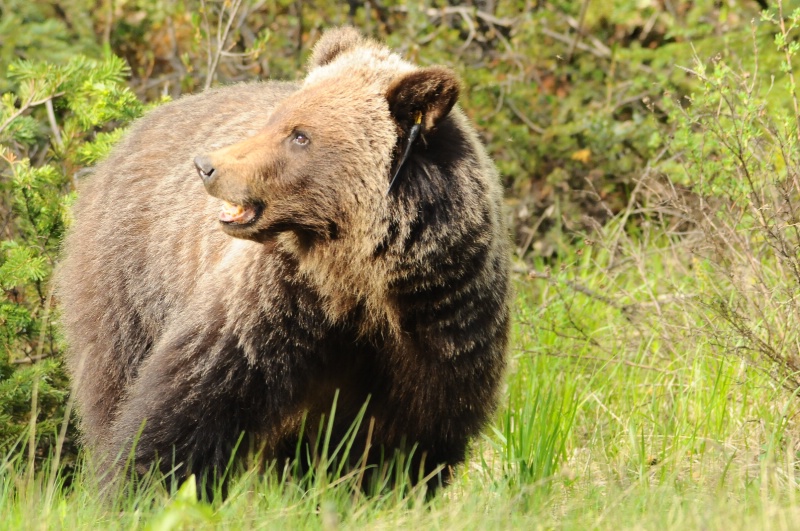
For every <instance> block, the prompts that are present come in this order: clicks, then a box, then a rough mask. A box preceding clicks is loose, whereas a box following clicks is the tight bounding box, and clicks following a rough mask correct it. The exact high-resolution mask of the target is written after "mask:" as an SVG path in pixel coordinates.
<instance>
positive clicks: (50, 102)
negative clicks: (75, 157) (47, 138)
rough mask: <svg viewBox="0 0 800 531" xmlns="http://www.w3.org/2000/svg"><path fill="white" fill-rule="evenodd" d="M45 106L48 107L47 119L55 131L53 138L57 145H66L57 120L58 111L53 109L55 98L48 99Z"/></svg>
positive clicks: (51, 128)
mask: <svg viewBox="0 0 800 531" xmlns="http://www.w3.org/2000/svg"><path fill="white" fill-rule="evenodd" d="M44 106H45V108H46V109H47V121H48V122H49V123H50V130H51V131H52V132H53V139H54V140H55V142H56V146H58V147H59V149H60V148H62V147H64V141H63V140H62V138H61V130H60V129H59V128H58V122H56V113H55V111H54V110H53V100H52V99H49V100H47V101H46V102H44Z"/></svg>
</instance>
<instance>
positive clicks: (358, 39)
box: [308, 26, 364, 70]
mask: <svg viewBox="0 0 800 531" xmlns="http://www.w3.org/2000/svg"><path fill="white" fill-rule="evenodd" d="M363 41H364V38H363V37H362V36H361V33H359V31H358V30H357V29H355V28H353V27H350V26H342V27H341V28H334V29H329V30H326V31H325V33H323V34H322V37H320V39H319V40H318V41H317V44H315V45H314V51H313V52H312V53H311V57H310V58H309V59H308V69H309V70H313V69H314V68H316V67H318V66H325V65H327V64H329V63H330V62H331V61H333V60H334V59H336V57H337V56H339V55H341V54H342V53H344V52H346V51H347V50H351V49H353V48H355V47H356V46H358V45H360V44H362V43H363Z"/></svg>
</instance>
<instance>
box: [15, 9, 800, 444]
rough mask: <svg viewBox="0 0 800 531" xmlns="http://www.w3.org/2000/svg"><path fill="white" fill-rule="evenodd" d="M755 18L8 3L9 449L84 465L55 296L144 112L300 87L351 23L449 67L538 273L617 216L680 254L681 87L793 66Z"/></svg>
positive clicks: (746, 13) (523, 256)
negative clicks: (71, 240)
mask: <svg viewBox="0 0 800 531" xmlns="http://www.w3.org/2000/svg"><path fill="white" fill-rule="evenodd" d="M763 4H764V3H763V2H757V1H753V0H696V1H690V2H679V1H674V0H614V1H608V2H605V1H604V2H600V1H598V0H595V1H591V2H590V1H588V0H583V1H571V0H550V1H545V0H538V1H537V0H482V1H479V0H471V1H468V2H455V1H451V2H447V1H445V0H425V1H411V2H405V1H403V2H400V1H394V0H380V1H378V0H368V1H357V0H352V1H349V2H333V1H323V0H316V1H310V0H306V1H304V0H291V1H290V0H278V1H259V0H245V1H241V0H228V1H225V2H220V1H210V0H209V1H206V2H201V1H194V0H192V1H185V2H181V1H176V2H160V1H157V0H130V1H124V0H62V1H58V0H55V1H49V2H31V1H30V0H0V92H1V93H2V100H0V158H2V159H3V160H0V227H1V228H2V246H1V247H0V285H1V286H2V289H3V293H2V295H0V451H8V450H10V449H11V448H12V447H23V446H24V445H25V444H27V443H28V442H27V440H28V439H27V438H29V437H30V438H31V440H34V439H33V437H34V435H35V438H36V439H35V440H37V441H38V445H37V446H36V448H37V449H38V450H37V451H38V453H39V455H44V454H45V453H46V451H47V449H48V448H51V447H52V446H53V445H55V444H59V445H60V444H62V443H63V444H65V447H64V449H65V452H64V454H65V456H66V458H67V459H70V458H72V457H74V455H75V446H74V443H75V436H74V434H73V431H72V429H71V427H69V426H67V425H65V424H64V423H63V422H62V419H64V418H65V413H66V416H67V417H69V410H70V409H71V405H70V404H69V402H68V392H67V381H66V377H65V374H64V371H63V367H62V363H61V358H60V353H61V352H62V350H63V344H62V341H61V339H60V337H59V334H58V329H57V326H56V325H55V323H56V321H57V313H58V304H57V302H58V301H57V300H54V298H53V296H52V292H51V291H50V288H49V284H48V280H49V278H50V275H51V273H52V269H53V267H54V265H55V263H56V258H57V253H58V244H59V240H60V237H61V235H62V233H63V230H64V227H65V226H66V224H67V223H68V222H69V218H68V206H69V203H70V201H71V200H72V198H73V197H74V194H75V193H76V190H79V188H80V180H81V178H82V177H83V176H84V175H85V174H86V173H87V172H88V171H89V170H87V168H90V167H91V165H92V164H93V163H94V162H96V161H97V160H99V159H100V158H102V157H103V156H104V154H105V153H106V152H107V150H108V149H109V147H110V146H111V145H112V144H113V142H114V141H115V140H116V139H117V138H118V137H119V135H120V134H121V133H122V131H123V130H124V127H125V126H126V125H128V124H129V123H130V121H131V120H133V119H135V118H136V117H137V116H139V115H140V114H141V113H143V112H145V111H146V109H147V106H148V105H157V104H158V103H160V102H162V101H164V100H166V99H174V98H178V97H180V96H181V95H182V94H188V93H192V92H197V91H201V90H203V89H204V88H205V87H208V86H213V85H217V84H226V83H235V82H242V81H252V80H257V79H267V78H275V79H297V78H300V77H302V76H303V70H304V64H305V60H306V58H307V56H308V53H309V50H310V49H311V47H312V46H313V44H314V43H315V41H316V40H317V38H318V37H319V36H320V34H321V32H322V31H323V30H324V29H325V28H327V27H330V26H335V25H342V24H351V25H354V26H356V27H358V28H360V29H361V30H362V31H363V32H364V33H366V34H368V35H371V36H373V37H375V38H377V39H379V40H381V41H385V42H387V43H388V44H389V45H390V46H391V47H392V48H394V49H395V50H397V51H398V52H400V53H401V54H402V55H403V56H405V57H406V58H408V59H409V60H411V61H413V62H416V63H418V64H420V65H429V64H445V65H448V66H450V67H452V68H454V69H455V70H456V71H457V72H458V73H459V75H460V76H461V78H462V80H463V91H462V95H461V99H460V104H461V106H462V107H463V108H464V109H465V111H466V112H467V114H468V115H469V116H470V117H471V119H472V120H473V122H474V123H475V124H476V126H477V129H478V130H479V132H480V134H481V137H482V138H483V140H484V141H485V143H486V144H487V146H488V148H489V151H490V152H491V155H492V156H493V157H494V160H495V161H496V163H497V165H498V167H499V168H500V171H501V174H502V178H503V182H504V185H505V187H506V190H507V204H508V220H509V225H510V226H511V228H512V231H513V238H514V241H515V244H516V245H515V248H516V260H517V269H518V270H520V271H527V270H528V268H529V267H531V266H532V265H533V264H538V265H540V266H545V267H546V266H548V265H554V264H557V263H558V260H559V257H560V256H561V255H563V254H564V253H565V252H567V250H574V248H576V247H580V246H582V245H587V244H589V243H590V242H591V239H592V238H593V233H594V231H595V230H596V229H597V228H598V227H602V226H603V224H604V223H606V222H607V221H608V220H609V219H612V218H614V217H615V216H618V215H619V214H620V213H621V212H627V213H629V215H628V216H627V217H626V218H625V222H624V223H623V227H624V229H625V230H627V231H631V232H633V233H635V232H636V231H637V230H638V228H639V227H641V224H642V223H647V222H648V215H650V214H652V213H653V212H657V213H658V216H661V217H662V218H669V217H670V216H672V219H674V220H675V222H674V224H673V225H671V226H673V228H674V229H675V232H674V235H673V236H674V237H675V238H679V237H680V235H679V234H680V232H681V230H682V228H685V225H686V224H687V223H689V221H687V220H686V219H685V216H684V217H682V215H681V212H680V211H676V210H674V209H673V210H672V211H671V210H670V209H668V208H663V209H661V210H658V209H655V210H653V208H654V207H658V206H659V204H660V203H659V202H660V201H662V196H661V195H660V193H659V191H660V190H662V189H670V190H672V191H675V190H678V191H679V195H680V196H681V197H683V198H684V199H685V200H686V201H687V202H686V203H684V204H691V201H692V198H696V197H699V196H698V195H697V194H698V190H696V189H694V186H693V185H692V183H691V182H689V179H688V177H687V173H686V165H685V164H684V160H685V159H684V158H683V157H684V153H686V152H687V146H689V147H691V145H692V138H688V139H687V138H686V137H685V135H684V136H683V137H680V138H678V139H677V140H676V138H675V131H676V128H678V127H679V126H681V125H682V126H685V127H688V130H689V131H691V128H692V124H688V126H687V123H686V121H685V120H684V121H681V120H682V119H683V118H682V116H683V114H682V112H683V111H684V110H685V109H686V108H690V107H691V105H692V94H693V92H694V91H695V90H697V87H698V80H697V76H695V75H693V74H692V73H691V72H689V71H687V69H689V68H696V66H693V65H706V66H708V68H710V69H713V68H714V67H715V65H718V64H720V63H721V62H726V61H727V64H729V65H730V68H732V69H734V70H736V71H742V72H745V71H749V70H750V69H751V68H752V67H753V63H754V61H755V54H754V53H753V50H754V48H757V49H759V50H761V51H762V53H761V54H760V55H759V61H760V64H759V66H758V67H759V68H760V69H761V70H762V71H767V72H768V71H770V69H772V70H774V71H778V70H779V69H781V68H785V66H786V57H785V56H784V54H783V53H782V52H781V49H780V48H779V47H778V48H776V47H775V45H774V42H773V41H774V35H775V32H776V27H775V26H774V25H765V24H759V20H760V18H759V17H760V12H761V9H762V8H763V7H765V6H764V5H763ZM774 12H775V9H774V8H773V13H774ZM787 46H788V44H787ZM766 101H767V103H766V104H767V105H768V106H774V107H777V108H782V107H783V108H785V109H786V110H787V111H788V110H789V108H790V107H789V103H788V102H787V101H780V100H779V101H771V100H770V98H769V96H767V97H766ZM342 112H343V113H346V112H348V110H347V109H342ZM365 126H368V124H365ZM681 142H683V143H681ZM689 151H691V150H689ZM705 153H706V155H707V152H705ZM701 156H705V155H701ZM712 158H713V157H712ZM700 192H701V193H705V192H708V191H707V190H701V191H700ZM711 193H712V195H713V190H712V191H711ZM646 209H649V210H646ZM645 211H647V212H648V213H650V214H648V215H645V214H644V212H645ZM681 223H683V225H681ZM723 313H724V312H723ZM728 315H729V316H730V315H731V314H730V313H729V314H728ZM731 319H733V320H734V321H735V320H736V316H735V315H734V316H733V317H731ZM32 411H34V412H35V415H34V416H33V417H32V416H31V412H32ZM32 418H34V419H35V420H36V424H35V429H32V428H33V427H34V426H33V424H31V419H32ZM59 434H60V435H61V436H60V437H59ZM31 447H32V448H33V447H34V446H31Z"/></svg>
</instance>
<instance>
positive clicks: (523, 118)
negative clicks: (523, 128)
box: [506, 99, 544, 135]
mask: <svg viewBox="0 0 800 531" xmlns="http://www.w3.org/2000/svg"><path fill="white" fill-rule="evenodd" d="M506 106H508V108H509V109H511V112H513V113H514V115H515V116H516V117H517V118H519V119H520V120H521V121H522V123H524V124H525V125H527V126H528V129H530V130H531V131H532V132H534V133H536V134H538V135H543V134H544V129H543V128H541V127H539V126H538V125H536V124H535V123H533V122H532V121H531V119H530V118H528V117H527V116H525V115H524V114H522V111H520V110H519V109H518V108H517V106H516V105H514V104H513V103H512V102H511V100H510V99H506Z"/></svg>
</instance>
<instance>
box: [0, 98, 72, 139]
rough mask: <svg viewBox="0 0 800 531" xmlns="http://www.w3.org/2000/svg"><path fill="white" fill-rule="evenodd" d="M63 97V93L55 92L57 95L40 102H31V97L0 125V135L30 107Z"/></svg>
mask: <svg viewBox="0 0 800 531" xmlns="http://www.w3.org/2000/svg"><path fill="white" fill-rule="evenodd" d="M63 95H64V93H63V92H57V93H55V94H51V95H49V96H47V97H46V98H43V99H41V100H38V101H32V100H33V96H31V97H30V98H28V101H26V102H25V103H23V104H22V106H21V107H20V108H19V109H18V110H17V112H15V113H14V114H12V115H11V116H9V117H8V118H7V119H6V121H5V122H3V125H0V133H2V132H3V131H5V129H6V128H7V127H8V126H9V125H11V122H13V121H14V120H16V119H17V118H19V116H20V115H21V114H22V113H24V112H25V111H27V110H28V109H30V108H31V107H36V106H37V105H41V104H43V103H47V102H48V101H50V100H52V99H53V98H58V97H59V96H63Z"/></svg>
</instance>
